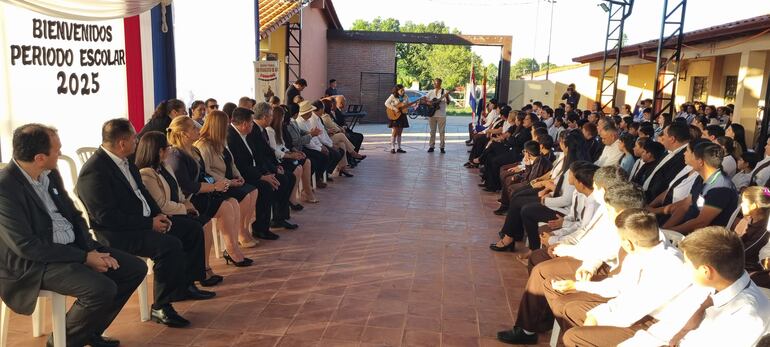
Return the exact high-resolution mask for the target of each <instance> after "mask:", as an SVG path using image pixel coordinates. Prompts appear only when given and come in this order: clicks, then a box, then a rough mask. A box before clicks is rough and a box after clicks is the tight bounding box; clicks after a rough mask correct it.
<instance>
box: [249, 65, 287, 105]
mask: <svg viewBox="0 0 770 347" xmlns="http://www.w3.org/2000/svg"><path fill="white" fill-rule="evenodd" d="M279 70H280V65H279V64H278V62H277V61H268V60H259V61H255V62H254V78H255V83H254V85H256V86H257V88H256V94H257V95H256V96H255V98H254V99H255V100H257V101H261V100H265V101H268V100H267V99H268V98H269V97H270V96H273V95H278V97H281V96H283V92H282V91H279V90H278V81H279V78H280V75H281V74H280V72H279ZM282 101H283V100H282Z"/></svg>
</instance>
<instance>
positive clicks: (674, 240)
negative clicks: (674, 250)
mask: <svg viewBox="0 0 770 347" xmlns="http://www.w3.org/2000/svg"><path fill="white" fill-rule="evenodd" d="M660 231H661V232H662V233H663V235H665V236H666V240H668V242H669V243H671V245H672V246H674V247H679V242H680V241H682V239H684V235H682V234H681V233H678V232H676V231H673V230H668V229H660Z"/></svg>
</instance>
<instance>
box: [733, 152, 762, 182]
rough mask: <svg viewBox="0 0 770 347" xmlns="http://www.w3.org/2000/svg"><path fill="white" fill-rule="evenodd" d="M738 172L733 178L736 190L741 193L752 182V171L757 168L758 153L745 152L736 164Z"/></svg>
mask: <svg viewBox="0 0 770 347" xmlns="http://www.w3.org/2000/svg"><path fill="white" fill-rule="evenodd" d="M736 166H737V167H738V172H736V173H735V175H734V176H733V178H732V181H733V184H734V185H735V189H737V190H738V191H741V189H743V188H745V187H747V186H748V185H749V182H750V181H751V171H753V170H754V168H755V167H756V166H757V155H756V153H751V152H745V153H743V154H742V155H741V157H740V158H738V161H737V163H736Z"/></svg>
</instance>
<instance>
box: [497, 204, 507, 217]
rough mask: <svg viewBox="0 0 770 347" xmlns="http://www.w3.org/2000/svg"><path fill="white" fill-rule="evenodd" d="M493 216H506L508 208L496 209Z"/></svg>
mask: <svg viewBox="0 0 770 347" xmlns="http://www.w3.org/2000/svg"><path fill="white" fill-rule="evenodd" d="M494 214H496V215H498V216H505V215H507V214H508V206H500V208H498V209H496V210H495V212H494Z"/></svg>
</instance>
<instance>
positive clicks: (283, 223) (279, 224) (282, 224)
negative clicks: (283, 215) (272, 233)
mask: <svg viewBox="0 0 770 347" xmlns="http://www.w3.org/2000/svg"><path fill="white" fill-rule="evenodd" d="M270 227H271V228H275V229H289V230H294V229H297V228H299V225H296V224H293V223H289V221H287V220H285V219H283V220H278V221H273V222H272V223H270Z"/></svg>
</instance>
